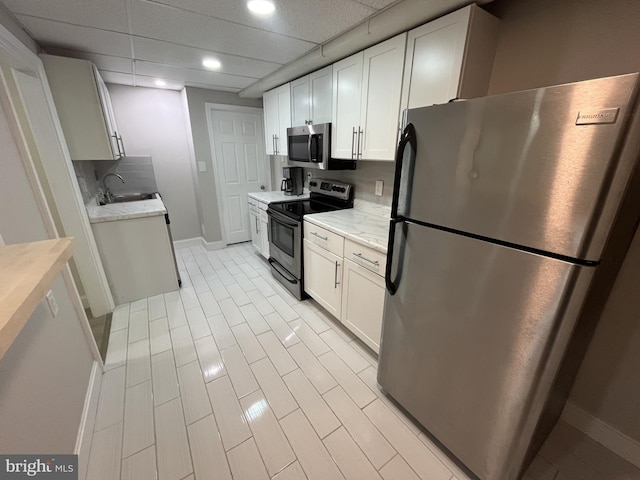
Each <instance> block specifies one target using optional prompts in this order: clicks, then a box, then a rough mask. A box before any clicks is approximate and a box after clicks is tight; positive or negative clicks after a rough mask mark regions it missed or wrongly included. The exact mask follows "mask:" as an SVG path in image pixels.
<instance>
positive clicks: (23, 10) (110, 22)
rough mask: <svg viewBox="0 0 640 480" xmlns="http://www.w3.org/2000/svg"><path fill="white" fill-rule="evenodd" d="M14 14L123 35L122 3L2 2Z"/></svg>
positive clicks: (73, 0)
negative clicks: (121, 33)
mask: <svg viewBox="0 0 640 480" xmlns="http://www.w3.org/2000/svg"><path fill="white" fill-rule="evenodd" d="M2 2H3V3H4V4H5V5H6V6H7V8H8V9H9V10H11V11H12V12H13V13H14V14H24V15H31V16H34V17H39V18H46V19H50V20H58V21H61V22H66V23H72V24H75V25H84V26H88V27H96V28H102V29H105V30H112V31H115V32H124V33H127V25H128V24H127V8H126V3H125V2H126V0H99V1H94V2H87V1H79V0H45V1H43V0H2Z"/></svg>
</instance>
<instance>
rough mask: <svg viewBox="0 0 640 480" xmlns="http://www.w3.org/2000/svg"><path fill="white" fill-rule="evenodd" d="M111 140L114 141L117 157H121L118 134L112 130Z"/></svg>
mask: <svg viewBox="0 0 640 480" xmlns="http://www.w3.org/2000/svg"><path fill="white" fill-rule="evenodd" d="M111 138H115V139H116V148H117V149H118V157H122V151H121V150H120V142H119V141H118V132H116V131H115V130H114V132H113V135H111Z"/></svg>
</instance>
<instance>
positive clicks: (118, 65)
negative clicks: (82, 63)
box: [46, 47, 133, 73]
mask: <svg viewBox="0 0 640 480" xmlns="http://www.w3.org/2000/svg"><path fill="white" fill-rule="evenodd" d="M46 51H47V52H46V53H50V54H51V55H60V56H61V57H73V58H82V59H84V60H89V61H91V62H93V63H94V64H95V65H96V67H98V70H108V71H110V72H120V73H133V60H131V59H130V58H122V57H112V56H110V55H100V54H97V53H87V52H78V51H76V50H69V49H67V48H57V47H47V49H46Z"/></svg>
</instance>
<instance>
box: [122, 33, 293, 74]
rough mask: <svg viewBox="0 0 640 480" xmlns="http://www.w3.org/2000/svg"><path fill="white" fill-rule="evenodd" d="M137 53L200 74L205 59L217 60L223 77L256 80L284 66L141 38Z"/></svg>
mask: <svg viewBox="0 0 640 480" xmlns="http://www.w3.org/2000/svg"><path fill="white" fill-rule="evenodd" d="M133 51H134V54H135V58H136V60H147V61H150V62H155V63H164V64H168V65H175V66H178V67H186V68H195V69H200V70H204V67H203V66H202V60H203V59H204V58H207V57H215V58H217V59H218V60H220V62H221V63H222V69H221V73H229V74H232V75H243V76H246V77H252V78H262V77H264V76H266V75H268V74H270V73H271V72H273V71H275V70H277V69H278V68H279V67H280V66H281V65H280V64H279V63H273V62H263V61H261V60H253V59H249V58H244V57H237V56H235V55H226V54H223V53H218V52H210V51H207V50H202V49H199V48H195V47H187V46H184V45H176V44H173V43H167V42H162V41H160V40H150V39H148V38H140V37H135V38H134V39H133Z"/></svg>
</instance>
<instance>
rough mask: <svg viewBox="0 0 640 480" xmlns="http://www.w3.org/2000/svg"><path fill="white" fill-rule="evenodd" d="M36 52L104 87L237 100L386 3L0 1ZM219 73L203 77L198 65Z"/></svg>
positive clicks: (357, 0) (362, 0) (302, 0)
mask: <svg viewBox="0 0 640 480" xmlns="http://www.w3.org/2000/svg"><path fill="white" fill-rule="evenodd" d="M0 1H2V3H4V4H5V5H6V7H7V8H8V9H9V10H10V11H11V12H12V13H13V14H14V15H15V17H16V18H17V20H18V21H19V22H20V23H21V24H22V25H23V26H24V28H25V29H26V30H27V32H29V34H30V35H31V36H32V37H33V38H34V39H35V40H36V41H37V42H38V43H39V44H40V46H41V47H42V48H43V50H44V51H46V52H48V53H53V54H59V55H66V56H71V57H78V58H85V59H88V60H91V61H92V62H94V63H95V64H96V65H97V67H98V69H99V70H100V72H101V74H102V76H103V77H104V80H105V81H106V82H109V83H118V84H125V85H134V86H144V87H155V86H156V83H155V82H156V80H163V81H165V82H166V88H175V89H179V88H182V86H184V85H187V86H194V87H200V88H208V89H214V90H221V91H230V92H238V91H240V90H242V89H244V88H246V87H248V86H249V85H251V84H252V83H254V82H256V81H257V80H259V79H261V78H263V77H265V76H266V75H268V74H270V73H272V72H274V71H275V70H277V69H278V68H280V67H281V66H283V65H285V64H287V63H289V62H291V61H293V60H295V59H296V58H298V57H300V56H302V55H303V54H305V53H306V52H308V51H309V50H311V49H313V48H314V47H316V46H317V45H319V44H321V43H324V42H326V41H327V40H329V39H331V38H333V37H335V36H336V35H338V34H340V33H342V32H344V31H346V30H349V29H350V28H352V27H353V26H355V25H357V24H358V23H360V22H362V21H363V20H365V19H367V18H368V17H371V16H372V15H375V14H376V13H377V12H378V11H379V10H381V9H384V8H385V7H387V6H389V5H391V4H392V3H396V0H275V4H276V11H275V13H273V14H272V15H270V16H268V17H258V16H255V15H253V14H251V13H250V12H249V11H248V9H247V8H246V5H245V0H153V1H150V0H45V1H43V0H0ZM209 57H214V58H217V59H218V60H219V61H220V62H221V64H222V67H221V68H220V69H219V70H218V71H210V70H207V69H206V68H205V67H203V66H202V60H203V59H204V58H209Z"/></svg>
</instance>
